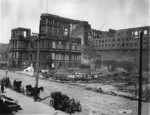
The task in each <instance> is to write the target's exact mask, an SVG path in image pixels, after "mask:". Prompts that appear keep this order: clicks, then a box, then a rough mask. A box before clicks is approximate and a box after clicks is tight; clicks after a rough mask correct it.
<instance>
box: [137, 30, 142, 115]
mask: <svg viewBox="0 0 150 115" xmlns="http://www.w3.org/2000/svg"><path fill="white" fill-rule="evenodd" d="M142 50H143V32H141V33H140V60H139V94H138V95H139V96H138V115H141V114H142Z"/></svg>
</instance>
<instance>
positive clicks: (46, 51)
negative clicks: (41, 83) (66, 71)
mask: <svg viewBox="0 0 150 115" xmlns="http://www.w3.org/2000/svg"><path fill="white" fill-rule="evenodd" d="M40 24H41V38H40V67H42V68H55V69H58V68H70V67H79V66H80V64H81V63H85V62H88V61H86V59H84V58H83V57H84V56H83V52H82V46H84V45H88V44H89V43H91V42H89V41H92V42H93V43H92V44H93V46H94V49H93V51H95V52H97V53H96V54H97V56H98V58H100V59H101V60H134V61H135V63H138V60H139V47H140V46H139V41H140V40H139V39H140V38H139V37H140V36H139V35H140V32H141V31H143V32H144V37H143V60H144V63H145V64H146V65H148V64H147V61H149V60H150V59H149V57H150V56H149V54H150V53H149V46H150V37H149V34H150V32H149V31H150V26H145V27H137V28H128V29H120V30H114V29H109V31H100V30H94V29H92V28H91V25H90V24H89V23H88V22H87V21H80V20H74V19H69V18H64V17H60V16H56V15H52V14H47V13H44V14H41V21H40ZM89 39H90V40H89ZM38 40H39V37H38V36H33V35H31V30H30V29H26V28H16V29H12V32H11V40H10V46H11V50H10V51H11V55H12V57H11V65H12V66H23V65H24V64H25V63H33V65H35V64H36V59H37V41H38Z"/></svg>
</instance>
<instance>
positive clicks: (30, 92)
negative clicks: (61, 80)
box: [26, 85, 44, 98]
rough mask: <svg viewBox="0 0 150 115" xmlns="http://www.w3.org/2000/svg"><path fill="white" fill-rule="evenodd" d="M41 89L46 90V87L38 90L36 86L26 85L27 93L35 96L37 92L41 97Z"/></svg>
mask: <svg viewBox="0 0 150 115" xmlns="http://www.w3.org/2000/svg"><path fill="white" fill-rule="evenodd" d="M40 91H44V88H43V87H39V88H37V90H36V87H32V86H31V85H26V94H27V96H34V94H35V92H36V93H37V97H38V98H39V94H40Z"/></svg>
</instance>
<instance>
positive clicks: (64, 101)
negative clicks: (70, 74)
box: [50, 92, 82, 114]
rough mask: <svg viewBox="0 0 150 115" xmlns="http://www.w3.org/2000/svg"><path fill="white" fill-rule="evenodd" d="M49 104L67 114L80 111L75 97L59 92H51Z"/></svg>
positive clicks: (79, 105) (80, 108)
mask: <svg viewBox="0 0 150 115" xmlns="http://www.w3.org/2000/svg"><path fill="white" fill-rule="evenodd" d="M50 105H51V106H52V107H54V108H55V109H56V110H62V111H65V112H67V113H69V114H71V113H74V112H76V111H77V112H80V111H81V110H82V107H81V104H80V102H78V101H76V100H75V99H70V98H69V97H68V96H67V95H64V94H62V93H61V92H53V93H52V94H51V100H50Z"/></svg>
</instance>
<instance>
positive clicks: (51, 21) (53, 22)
mask: <svg viewBox="0 0 150 115" xmlns="http://www.w3.org/2000/svg"><path fill="white" fill-rule="evenodd" d="M42 23H43V24H53V25H57V26H64V27H68V26H69V25H70V24H69V23H66V22H60V21H55V20H48V19H46V20H45V22H44V21H43V22H42Z"/></svg>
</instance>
